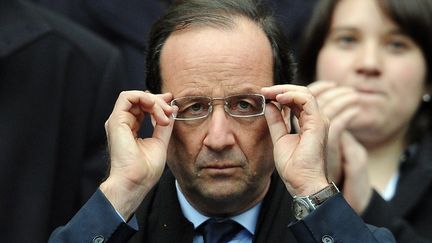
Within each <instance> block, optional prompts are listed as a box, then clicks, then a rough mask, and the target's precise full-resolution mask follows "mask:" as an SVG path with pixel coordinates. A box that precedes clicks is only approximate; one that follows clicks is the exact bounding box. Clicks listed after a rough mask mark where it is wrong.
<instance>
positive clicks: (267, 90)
mask: <svg viewBox="0 0 432 243" xmlns="http://www.w3.org/2000/svg"><path fill="white" fill-rule="evenodd" d="M289 91H295V92H302V93H310V91H309V89H308V88H307V87H305V86H300V85H293V84H283V85H274V86H270V87H263V88H261V93H262V94H263V95H264V96H265V97H266V98H267V99H271V100H276V96H277V95H279V94H283V93H286V92H289Z"/></svg>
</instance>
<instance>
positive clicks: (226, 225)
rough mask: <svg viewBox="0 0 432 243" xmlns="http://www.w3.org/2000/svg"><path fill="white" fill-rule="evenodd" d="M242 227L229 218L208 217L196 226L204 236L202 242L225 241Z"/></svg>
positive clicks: (214, 242) (215, 242)
mask: <svg viewBox="0 0 432 243" xmlns="http://www.w3.org/2000/svg"><path fill="white" fill-rule="evenodd" d="M242 229H243V226H241V225H240V224H239V223H237V222H235V221H234V220H231V219H224V220H218V219H215V218H211V219H208V220H207V221H206V222H204V223H203V224H202V225H200V226H199V227H198V229H197V230H198V232H200V233H201V234H202V235H203V237H204V243H226V242H228V241H229V240H231V239H232V238H233V237H234V236H235V235H236V234H237V233H239V232H240V231H241V230H242Z"/></svg>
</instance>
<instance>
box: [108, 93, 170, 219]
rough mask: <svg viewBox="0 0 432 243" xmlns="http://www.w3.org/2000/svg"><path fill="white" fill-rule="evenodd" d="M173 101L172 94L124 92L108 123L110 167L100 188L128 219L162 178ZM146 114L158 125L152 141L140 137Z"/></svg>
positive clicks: (151, 138)
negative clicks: (139, 133)
mask: <svg viewBox="0 0 432 243" xmlns="http://www.w3.org/2000/svg"><path fill="white" fill-rule="evenodd" d="M172 98H173V97H172V94H171V93H165V94H160V95H154V94H151V93H148V92H143V91H124V92H122V93H121V94H120V96H119V97H118V99H117V101H116V104H115V106H114V109H113V112H112V113H111V115H110V117H109V118H108V120H107V121H106V123H105V130H106V133H107V138H108V146H109V153H110V160H111V164H110V174H109V177H108V178H107V180H106V181H105V182H103V183H102V184H101V185H100V189H101V191H102V192H103V193H104V195H105V196H106V197H107V198H108V200H109V201H110V202H111V204H112V205H113V206H114V208H115V209H116V210H117V211H118V212H119V213H120V214H121V215H122V216H123V217H124V218H125V219H128V218H129V217H130V216H131V215H132V214H133V213H134V212H135V210H136V209H137V208H138V206H139V204H140V203H141V201H142V200H143V199H144V197H145V195H146V194H147V193H148V192H149V191H150V189H151V188H152V187H153V186H154V185H155V184H156V183H157V181H158V180H159V178H160V177H161V175H162V172H163V169H164V167H165V160H166V154H167V147H168V143H169V139H170V136H171V132H172V128H173V124H174V120H173V118H172V113H173V112H174V109H173V107H171V106H170V105H169V104H168V102H170V101H171V100H172ZM146 113H148V114H150V115H151V117H152V120H153V121H154V123H155V124H154V126H155V127H154V132H153V135H152V137H150V138H139V137H138V131H139V129H140V125H141V123H142V121H143V120H144V116H145V115H146Z"/></svg>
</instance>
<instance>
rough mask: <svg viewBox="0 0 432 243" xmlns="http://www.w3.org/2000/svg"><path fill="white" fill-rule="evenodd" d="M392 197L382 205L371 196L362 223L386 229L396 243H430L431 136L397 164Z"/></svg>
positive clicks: (431, 215)
mask: <svg viewBox="0 0 432 243" xmlns="http://www.w3.org/2000/svg"><path fill="white" fill-rule="evenodd" d="M399 173H400V177H399V181H398V185H397V189H396V193H395V195H394V197H393V198H392V200H391V201H389V202H387V201H385V200H384V199H383V198H382V197H381V196H379V194H378V193H376V192H375V193H374V195H373V197H372V200H371V202H370V204H369V205H368V208H367V209H366V211H365V213H364V215H363V219H364V220H365V221H366V222H367V223H370V224H374V225H377V226H382V227H387V228H389V229H390V230H391V231H392V232H393V234H394V235H395V237H396V240H397V242H402V243H403V242H407V243H408V242H410V243H411V242H432V207H431V205H432V204H431V202H432V136H431V135H427V136H425V138H424V139H423V141H421V142H420V143H419V144H418V145H417V147H416V148H415V150H414V151H412V154H410V155H409V157H408V159H407V160H406V161H404V162H403V163H402V164H401V167H400V169H399Z"/></svg>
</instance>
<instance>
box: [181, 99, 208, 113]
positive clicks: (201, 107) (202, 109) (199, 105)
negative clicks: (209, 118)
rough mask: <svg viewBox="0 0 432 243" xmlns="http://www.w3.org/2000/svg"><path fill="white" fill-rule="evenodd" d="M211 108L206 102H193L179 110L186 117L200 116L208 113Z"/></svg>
mask: <svg viewBox="0 0 432 243" xmlns="http://www.w3.org/2000/svg"><path fill="white" fill-rule="evenodd" d="M208 109H209V106H208V104H207V103H206V102H204V101H203V102H193V103H192V102H191V103H188V104H186V105H184V106H183V107H181V108H180V109H179V112H180V113H182V114H183V115H185V116H197V115H198V116H199V115H202V114H204V113H206V112H208Z"/></svg>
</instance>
